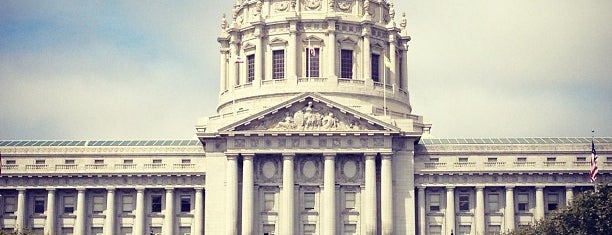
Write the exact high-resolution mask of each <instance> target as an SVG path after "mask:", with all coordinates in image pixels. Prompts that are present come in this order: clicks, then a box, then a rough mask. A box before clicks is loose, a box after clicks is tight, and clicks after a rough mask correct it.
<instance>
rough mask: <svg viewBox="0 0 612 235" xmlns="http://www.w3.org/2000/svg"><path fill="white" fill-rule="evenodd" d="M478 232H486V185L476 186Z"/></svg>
mask: <svg viewBox="0 0 612 235" xmlns="http://www.w3.org/2000/svg"><path fill="white" fill-rule="evenodd" d="M475 219H476V221H475V222H476V234H485V200H484V186H476V216H475Z"/></svg>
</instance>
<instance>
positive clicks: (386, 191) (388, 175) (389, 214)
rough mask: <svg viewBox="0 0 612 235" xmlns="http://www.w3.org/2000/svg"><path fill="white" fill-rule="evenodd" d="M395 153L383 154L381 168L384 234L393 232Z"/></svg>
mask: <svg viewBox="0 0 612 235" xmlns="http://www.w3.org/2000/svg"><path fill="white" fill-rule="evenodd" d="M392 158H393V154H383V155H382V160H381V167H380V168H381V169H380V178H381V179H380V185H381V190H380V197H381V198H380V201H381V204H382V208H381V211H380V212H381V217H382V234H383V235H391V234H393V172H392V168H393V167H392V166H391V161H392Z"/></svg>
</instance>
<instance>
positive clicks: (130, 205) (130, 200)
mask: <svg viewBox="0 0 612 235" xmlns="http://www.w3.org/2000/svg"><path fill="white" fill-rule="evenodd" d="M133 210H134V197H133V196H132V195H123V196H122V197H121V211H123V212H132V211H133Z"/></svg>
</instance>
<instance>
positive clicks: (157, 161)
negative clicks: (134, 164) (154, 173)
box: [152, 159, 162, 164]
mask: <svg viewBox="0 0 612 235" xmlns="http://www.w3.org/2000/svg"><path fill="white" fill-rule="evenodd" d="M152 163H153V164H160V163H162V160H161V159H153V161H152Z"/></svg>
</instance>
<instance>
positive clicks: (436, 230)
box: [429, 225, 442, 235]
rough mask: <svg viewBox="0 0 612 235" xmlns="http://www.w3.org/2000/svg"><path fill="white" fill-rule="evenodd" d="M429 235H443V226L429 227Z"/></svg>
mask: <svg viewBox="0 0 612 235" xmlns="http://www.w3.org/2000/svg"><path fill="white" fill-rule="evenodd" d="M429 235H442V225H429Z"/></svg>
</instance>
